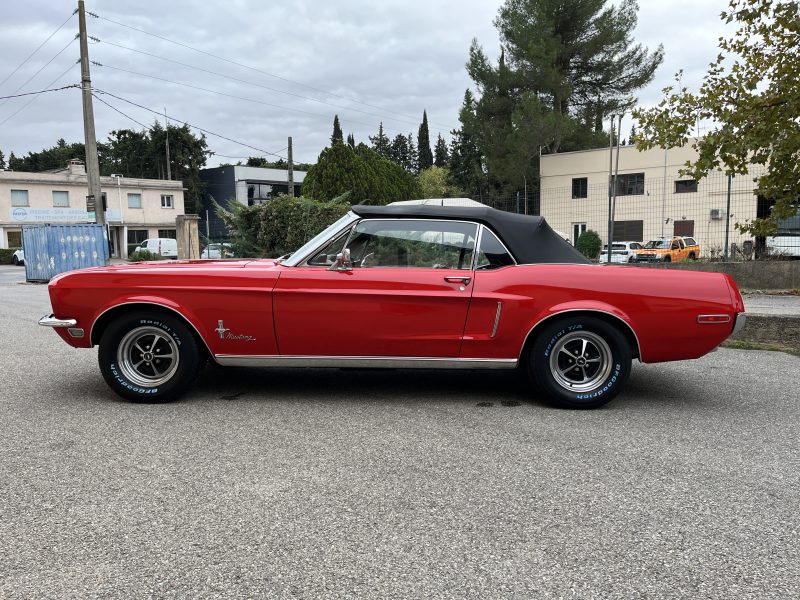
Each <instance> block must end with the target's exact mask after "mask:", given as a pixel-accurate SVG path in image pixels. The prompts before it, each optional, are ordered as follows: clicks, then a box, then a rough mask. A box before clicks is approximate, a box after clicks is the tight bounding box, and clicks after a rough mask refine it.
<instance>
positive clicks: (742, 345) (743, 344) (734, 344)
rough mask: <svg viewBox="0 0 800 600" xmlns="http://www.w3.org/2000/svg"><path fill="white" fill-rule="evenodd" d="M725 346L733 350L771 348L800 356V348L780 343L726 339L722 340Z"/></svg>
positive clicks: (770, 349)
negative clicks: (788, 346)
mask: <svg viewBox="0 0 800 600" xmlns="http://www.w3.org/2000/svg"><path fill="white" fill-rule="evenodd" d="M722 347H723V348H732V349H733V350H769V351H771V352H785V353H786V354H791V355H792V356H800V350H796V349H794V348H787V347H786V346H780V345H778V344H760V343H759V342H748V341H745V340H726V341H724V342H722Z"/></svg>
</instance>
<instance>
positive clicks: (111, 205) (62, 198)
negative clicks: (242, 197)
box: [0, 160, 184, 258]
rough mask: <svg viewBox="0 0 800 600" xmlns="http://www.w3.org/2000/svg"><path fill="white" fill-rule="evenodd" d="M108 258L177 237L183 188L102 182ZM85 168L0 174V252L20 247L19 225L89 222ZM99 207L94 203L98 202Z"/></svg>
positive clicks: (125, 180)
mask: <svg viewBox="0 0 800 600" xmlns="http://www.w3.org/2000/svg"><path fill="white" fill-rule="evenodd" d="M100 186H101V190H102V193H103V196H104V197H105V201H106V222H107V223H108V226H109V241H110V245H111V256H112V257H116V258H127V256H128V251H129V249H130V248H132V247H134V246H136V245H138V244H139V243H140V242H142V241H144V240H146V239H148V238H156V237H170V238H175V237H176V225H175V220H176V218H177V217H178V216H179V215H182V214H183V211H184V204H183V183H182V182H180V181H168V180H161V179H136V178H131V177H122V176H112V177H101V178H100ZM87 190H88V184H87V178H86V169H85V168H84V165H83V163H82V162H81V161H78V160H73V161H70V163H69V165H67V166H66V168H64V169H61V170H58V171H50V172H45V173H23V172H16V171H0V248H18V247H20V246H21V245H22V226H24V225H42V224H45V223H51V224H56V223H59V224H64V223H90V222H91V223H93V222H94V215H93V214H92V213H89V212H87V202H86V195H87V193H88V192H87ZM98 208H99V203H98Z"/></svg>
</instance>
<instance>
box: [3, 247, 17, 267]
mask: <svg viewBox="0 0 800 600" xmlns="http://www.w3.org/2000/svg"><path fill="white" fill-rule="evenodd" d="M17 250H19V248H0V265H10V264H13V261H12V260H11V259H12V257H13V256H14V252H16V251H17Z"/></svg>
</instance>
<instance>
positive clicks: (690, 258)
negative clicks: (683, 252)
mask: <svg viewBox="0 0 800 600" xmlns="http://www.w3.org/2000/svg"><path fill="white" fill-rule="evenodd" d="M689 260H697V257H696V256H695V255H694V252H689Z"/></svg>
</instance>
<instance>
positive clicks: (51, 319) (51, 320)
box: [39, 314, 78, 327]
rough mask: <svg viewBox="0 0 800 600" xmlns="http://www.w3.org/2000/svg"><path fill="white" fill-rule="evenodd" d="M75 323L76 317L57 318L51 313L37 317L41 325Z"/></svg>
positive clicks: (76, 322)
mask: <svg viewBox="0 0 800 600" xmlns="http://www.w3.org/2000/svg"><path fill="white" fill-rule="evenodd" d="M77 324H78V321H77V319H57V318H56V317H55V316H54V315H52V314H50V315H47V316H44V317H42V318H41V319H39V325H41V326H42V327H75V325H77Z"/></svg>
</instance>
